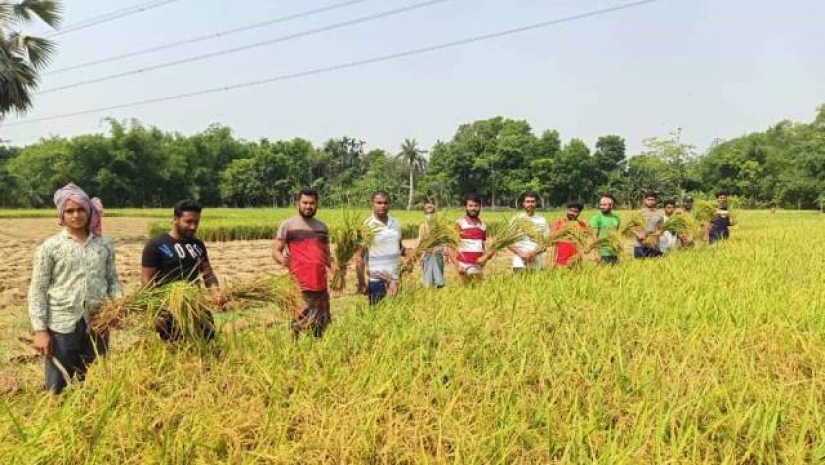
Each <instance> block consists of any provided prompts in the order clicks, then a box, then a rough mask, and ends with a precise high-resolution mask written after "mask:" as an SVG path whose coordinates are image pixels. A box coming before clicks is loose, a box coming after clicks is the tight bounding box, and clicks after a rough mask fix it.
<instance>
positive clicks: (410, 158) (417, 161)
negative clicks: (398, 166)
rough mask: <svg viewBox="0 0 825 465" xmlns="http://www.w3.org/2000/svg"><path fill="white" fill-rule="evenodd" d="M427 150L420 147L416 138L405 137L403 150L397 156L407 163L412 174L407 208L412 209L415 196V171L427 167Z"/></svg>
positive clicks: (402, 145)
mask: <svg viewBox="0 0 825 465" xmlns="http://www.w3.org/2000/svg"><path fill="white" fill-rule="evenodd" d="M425 153H427V151H426V150H422V149H420V148H418V142H417V141H416V140H415V139H404V142H403V143H402V144H401V151H400V152H398V153H397V154H396V155H395V157H396V158H397V159H398V160H400V161H402V162H403V163H405V164H406V165H407V168H408V170H409V174H410V185H409V188H410V192H409V196H408V197H407V210H412V206H413V197H414V195H415V173H416V172H418V171H424V169H425V168H426V167H427V158H426V157H425V156H424V154H425Z"/></svg>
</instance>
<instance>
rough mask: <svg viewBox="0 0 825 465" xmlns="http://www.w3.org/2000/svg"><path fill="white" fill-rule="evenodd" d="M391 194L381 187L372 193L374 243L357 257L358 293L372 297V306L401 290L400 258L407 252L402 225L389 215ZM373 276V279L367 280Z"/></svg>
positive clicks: (370, 219) (370, 222) (371, 221)
mask: <svg viewBox="0 0 825 465" xmlns="http://www.w3.org/2000/svg"><path fill="white" fill-rule="evenodd" d="M389 212H390V194H389V193H388V192H387V191H383V190H379V191H376V192H375V193H374V194H372V216H371V217H370V218H369V219H367V224H368V225H369V226H370V228H371V229H373V231H374V232H373V238H372V244H371V245H370V247H369V248H362V249H360V250H359V251H358V254H357V255H356V257H355V275H356V276H357V277H358V292H359V293H361V294H366V295H367V296H369V301H370V305H375V304H377V303H378V302H380V301H382V300H383V299H384V297H387V296H389V297H394V296H395V294H396V293H397V292H398V261H399V260H400V259H401V256H402V255H403V254H404V246H403V245H402V244H401V225H400V224H399V223H398V221H396V220H395V218H392V217H391V216H390V215H389ZM367 278H369V279H367Z"/></svg>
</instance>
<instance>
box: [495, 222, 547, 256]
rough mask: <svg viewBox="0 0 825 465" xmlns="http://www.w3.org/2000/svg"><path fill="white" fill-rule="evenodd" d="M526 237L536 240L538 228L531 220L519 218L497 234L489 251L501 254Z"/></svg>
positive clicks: (506, 224) (505, 225)
mask: <svg viewBox="0 0 825 465" xmlns="http://www.w3.org/2000/svg"><path fill="white" fill-rule="evenodd" d="M525 237H529V238H531V239H533V238H536V228H535V227H534V226H533V223H532V222H531V221H530V219H529V218H526V217H523V216H517V217H515V218H512V219H511V220H510V221H507V222H506V223H505V224H504V225H503V226H502V227H501V228H500V229H499V230H498V231H497V232H496V235H495V237H493V240H492V242H490V245H489V247H488V250H489V251H490V252H492V253H499V252H501V251H504V250H506V249H508V248H509V247H512V246H514V245H515V244H517V243H518V242H519V241H521V240H522V239H524V238H525Z"/></svg>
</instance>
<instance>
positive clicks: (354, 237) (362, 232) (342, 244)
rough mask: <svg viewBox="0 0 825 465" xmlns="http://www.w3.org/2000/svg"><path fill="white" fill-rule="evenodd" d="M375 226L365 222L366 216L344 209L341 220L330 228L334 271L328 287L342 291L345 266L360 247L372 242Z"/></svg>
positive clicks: (346, 266) (345, 273)
mask: <svg viewBox="0 0 825 465" xmlns="http://www.w3.org/2000/svg"><path fill="white" fill-rule="evenodd" d="M374 235H375V228H371V227H370V226H369V225H368V224H367V220H366V218H364V217H362V216H360V215H358V214H357V213H355V212H352V211H348V210H344V211H343V214H342V218H341V222H340V223H339V224H338V226H337V227H335V228H333V229H332V232H331V234H330V239H331V242H332V244H333V245H335V271H334V272H333V274H332V282H331V283H330V288H331V289H332V290H333V291H336V292H338V291H342V290H343V289H344V287H346V276H347V268H348V267H349V262H350V260H352V257H354V256H355V254H356V253H357V252H358V249H360V248H361V247H369V246H370V245H371V244H372V240H373V236H374Z"/></svg>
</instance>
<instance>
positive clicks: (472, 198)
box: [464, 194, 481, 207]
mask: <svg viewBox="0 0 825 465" xmlns="http://www.w3.org/2000/svg"><path fill="white" fill-rule="evenodd" d="M467 202H475V203H477V204H479V205H481V197H479V196H478V194H467V195H465V196H464V206H465V207H466V206H467Z"/></svg>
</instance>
